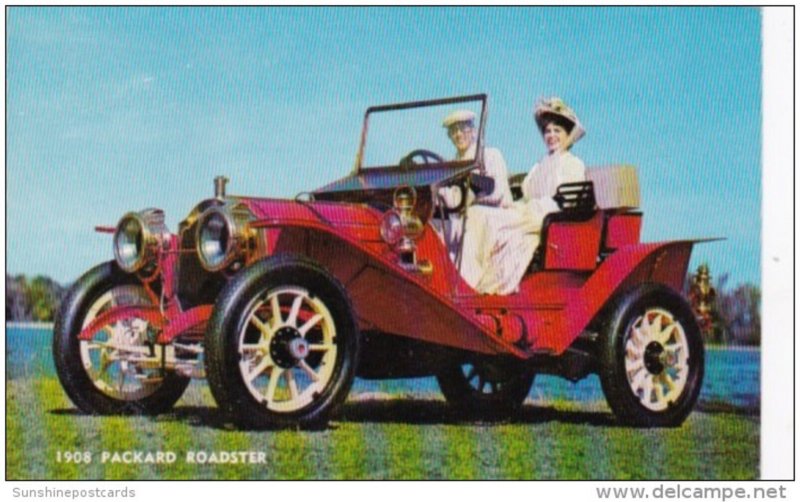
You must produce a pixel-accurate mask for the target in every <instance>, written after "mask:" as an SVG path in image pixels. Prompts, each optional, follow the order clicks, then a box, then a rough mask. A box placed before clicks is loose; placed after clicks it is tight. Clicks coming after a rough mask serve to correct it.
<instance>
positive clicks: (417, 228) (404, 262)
mask: <svg viewBox="0 0 800 502" xmlns="http://www.w3.org/2000/svg"><path fill="white" fill-rule="evenodd" d="M416 204H417V192H416V190H414V188H413V187H410V186H402V187H399V188H397V189H396V190H395V192H394V208H393V209H390V210H389V211H387V212H386V213H385V214H384V215H383V220H382V221H381V238H383V240H384V241H385V242H386V243H387V244H389V245H390V246H392V247H393V248H394V249H395V250H396V251H397V252H398V254H399V255H400V261H399V264H400V266H401V267H403V268H404V269H406V270H413V271H417V272H422V273H430V272H431V270H432V266H431V264H430V262H429V261H427V260H425V261H422V262H418V261H417V256H416V250H417V244H416V241H417V239H419V237H420V236H421V235H422V232H423V231H424V230H425V227H424V226H423V225H422V221H421V220H420V219H419V217H418V216H417V215H416V214H415V213H414V207H415V206H416Z"/></svg>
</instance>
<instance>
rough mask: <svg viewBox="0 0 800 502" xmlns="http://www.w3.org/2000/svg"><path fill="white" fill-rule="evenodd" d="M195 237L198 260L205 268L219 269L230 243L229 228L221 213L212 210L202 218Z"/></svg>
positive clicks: (223, 262)
mask: <svg viewBox="0 0 800 502" xmlns="http://www.w3.org/2000/svg"><path fill="white" fill-rule="evenodd" d="M198 232H199V236H198V237H197V242H198V247H199V250H198V251H199V254H200V260H201V261H202V262H203V264H204V265H205V267H206V268H208V269H211V270H219V269H220V268H222V267H223V266H224V265H225V258H226V257H227V255H228V251H229V249H230V245H231V228H230V225H229V224H228V220H227V219H226V218H225V216H224V215H223V214H222V213H219V212H214V213H212V214H209V215H208V216H207V217H206V218H204V219H203V222H202V224H201V225H200V227H199V230H198Z"/></svg>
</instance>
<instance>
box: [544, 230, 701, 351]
mask: <svg viewBox="0 0 800 502" xmlns="http://www.w3.org/2000/svg"><path fill="white" fill-rule="evenodd" d="M697 242H702V241H699V240H698V241H693V240H686V241H673V242H664V243H653V244H637V245H632V246H625V247H622V248H620V249H618V250H617V251H615V252H614V253H613V254H612V255H610V256H609V257H608V258H606V260H605V261H604V262H603V263H602V264H601V265H600V266H599V267H598V269H597V270H596V271H595V273H594V274H592V276H591V277H590V278H589V279H588V280H587V281H586V283H585V284H584V286H583V287H582V288H581V290H580V292H579V293H578V294H576V295H574V296H573V297H572V298H571V299H570V300H569V301H568V302H567V305H566V309H565V312H566V316H565V325H564V331H563V333H565V334H567V336H566V337H564V338H560V337H558V334H557V333H551V336H554V337H558V338H556V339H552V340H549V341H548V342H549V343H545V345H549V346H551V347H552V349H554V351H555V352H556V353H559V354H560V353H561V352H563V351H564V350H566V349H567V347H569V345H570V344H571V343H572V342H573V341H574V340H575V338H577V337H578V335H580V333H581V332H582V331H584V330H585V329H586V327H587V326H588V325H589V324H590V323H591V322H592V320H594V319H595V318H596V316H597V315H598V314H599V313H600V312H601V311H602V310H603V308H604V307H605V306H606V305H607V304H608V302H610V301H611V299H612V298H613V297H614V296H615V294H616V293H617V292H619V291H622V290H625V289H627V288H630V287H633V286H634V285H637V284H642V283H645V282H649V283H655V284H662V285H664V286H666V287H668V288H670V289H672V290H674V291H675V292H677V293H678V294H681V292H682V290H683V284H684V280H685V277H686V271H687V268H688V266H689V258H690V257H691V253H692V246H693V245H694V244H695V243H697ZM559 338H560V339H559ZM537 345H538V344H537Z"/></svg>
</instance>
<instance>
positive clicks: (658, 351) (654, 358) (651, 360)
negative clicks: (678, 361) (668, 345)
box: [644, 342, 665, 375]
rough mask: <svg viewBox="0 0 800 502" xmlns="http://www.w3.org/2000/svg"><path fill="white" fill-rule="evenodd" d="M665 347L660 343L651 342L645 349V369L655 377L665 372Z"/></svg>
mask: <svg viewBox="0 0 800 502" xmlns="http://www.w3.org/2000/svg"><path fill="white" fill-rule="evenodd" d="M664 362H665V361H664V346H663V345H661V344H660V343H658V342H650V343H649V344H647V347H646V348H645V349H644V367H645V368H647V371H649V372H650V373H652V374H654V375H658V374H660V373H661V372H662V371H664Z"/></svg>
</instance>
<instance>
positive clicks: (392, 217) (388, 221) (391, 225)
mask: <svg viewBox="0 0 800 502" xmlns="http://www.w3.org/2000/svg"><path fill="white" fill-rule="evenodd" d="M403 235H404V232H403V218H402V216H400V213H399V212H398V211H397V210H395V209H390V210H389V211H386V213H385V214H384V215H383V219H382V220H381V238H382V239H383V240H384V241H385V242H386V243H387V244H389V245H390V246H394V245H395V244H397V243H398V242H400V239H402V238H403Z"/></svg>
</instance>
